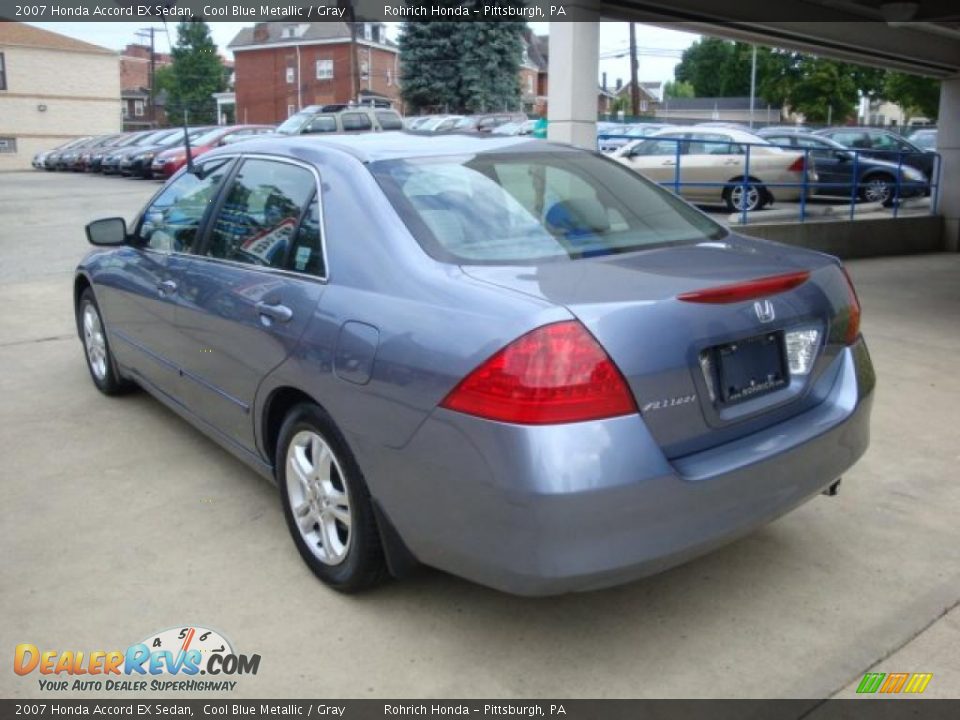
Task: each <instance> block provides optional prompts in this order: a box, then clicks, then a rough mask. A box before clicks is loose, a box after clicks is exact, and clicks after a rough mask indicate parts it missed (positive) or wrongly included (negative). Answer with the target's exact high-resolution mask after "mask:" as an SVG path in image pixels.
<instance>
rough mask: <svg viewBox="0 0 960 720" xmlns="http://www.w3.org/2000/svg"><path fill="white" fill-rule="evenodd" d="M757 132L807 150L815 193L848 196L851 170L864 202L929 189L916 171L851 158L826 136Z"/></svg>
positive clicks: (777, 142) (785, 145)
mask: <svg viewBox="0 0 960 720" xmlns="http://www.w3.org/2000/svg"><path fill="white" fill-rule="evenodd" d="M757 134H758V135H759V136H760V137H762V138H764V139H765V140H768V141H769V142H772V143H773V144H774V145H779V146H780V147H783V148H786V149H790V150H802V149H808V150H809V154H810V157H812V158H813V165H814V167H816V169H817V177H818V181H817V182H816V183H815V185H814V194H816V195H829V196H834V197H850V196H851V195H852V194H853V193H854V189H853V184H854V172H856V175H857V180H856V185H857V191H856V195H857V197H858V198H860V199H861V200H864V201H866V202H881V203H883V204H884V205H891V204H893V202H894V200H895V198H896V197H897V196H899V197H901V198H910V197H917V196H921V195H925V194H927V193H928V192H929V189H930V184H929V182H928V180H927V177H926V176H925V175H924V174H923V173H922V172H921V171H920V170H917V169H916V168H913V167H910V166H909V165H898V164H897V163H896V162H890V161H889V160H883V159H881V158H877V157H871V156H869V155H862V156H860V157H855V156H854V153H853V152H852V151H850V150H848V149H847V148H845V147H844V146H843V145H841V144H840V143H838V142H834V141H833V140H831V139H830V138H828V137H824V136H821V135H813V134H811V133H800V132H783V131H782V130H779V129H777V130H773V129H769V128H765V129H763V130H760V131H758V132H757ZM898 179H899V180H898ZM898 183H899V187H898Z"/></svg>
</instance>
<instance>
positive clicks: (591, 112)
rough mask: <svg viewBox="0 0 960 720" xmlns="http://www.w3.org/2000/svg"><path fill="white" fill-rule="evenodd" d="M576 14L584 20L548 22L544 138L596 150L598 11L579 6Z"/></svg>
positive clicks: (598, 64)
mask: <svg viewBox="0 0 960 720" xmlns="http://www.w3.org/2000/svg"><path fill="white" fill-rule="evenodd" d="M577 17H579V18H584V19H585V20H587V21H586V22H552V23H550V74H549V78H550V80H549V88H548V91H547V101H548V103H549V107H548V109H547V120H549V125H548V126H547V137H548V138H549V139H550V140H555V141H557V142H565V143H571V144H573V145H578V146H580V147H584V148H589V149H591V150H596V148H597V94H598V92H599V86H598V84H597V75H598V73H599V70H600V59H599V52H600V14H599V13H597V12H596V11H594V10H585V9H583V8H579V7H578V8H577Z"/></svg>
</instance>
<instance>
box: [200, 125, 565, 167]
mask: <svg viewBox="0 0 960 720" xmlns="http://www.w3.org/2000/svg"><path fill="white" fill-rule="evenodd" d="M521 145H525V146H527V147H524V148H523V150H530V151H543V150H558V151H572V150H574V148H571V147H569V146H566V145H558V144H554V143H550V142H547V141H545V140H531V139H530V138H529V137H524V136H513V135H485V136H479V135H467V134H458V133H451V134H449V135H421V134H419V133H416V132H405V131H400V130H397V131H389V132H379V133H358V134H349V135H326V136H312V135H294V136H290V137H276V138H274V137H270V138H266V139H257V138H252V139H250V140H247V141H245V142H244V143H243V146H242V147H243V151H244V153H257V152H262V153H268V154H288V153H289V154H291V155H292V154H297V155H299V154H300V151H307V152H309V151H311V150H317V149H320V148H330V149H334V150H339V151H341V152H344V153H347V154H349V155H352V156H353V157H355V158H357V159H358V160H360V162H364V163H366V162H377V161H379V160H401V159H409V158H422V157H443V156H457V155H472V154H477V153H489V152H499V151H504V150H515V149H519V146H521ZM234 152H235V151H234ZM227 154H230V153H229V151H227ZM211 157H213V155H212V154H211Z"/></svg>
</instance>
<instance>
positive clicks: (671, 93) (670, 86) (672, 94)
mask: <svg viewBox="0 0 960 720" xmlns="http://www.w3.org/2000/svg"><path fill="white" fill-rule="evenodd" d="M663 96H664V97H665V98H692V97H696V92H695V91H694V89H693V85H691V84H690V83H688V82H684V81H683V80H668V81H667V82H665V83H664V84H663Z"/></svg>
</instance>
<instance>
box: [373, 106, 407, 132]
mask: <svg viewBox="0 0 960 720" xmlns="http://www.w3.org/2000/svg"><path fill="white" fill-rule="evenodd" d="M377 122H378V123H380V127H381V128H383V129H384V130H402V129H403V120H402V119H401V118H400V116H399V115H397V114H396V113H395V112H393V111H380V112H378V113H377Z"/></svg>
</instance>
